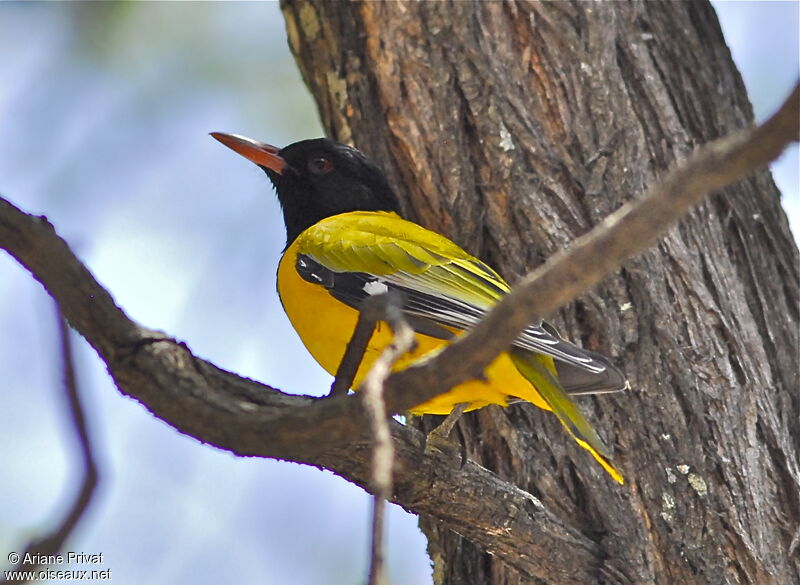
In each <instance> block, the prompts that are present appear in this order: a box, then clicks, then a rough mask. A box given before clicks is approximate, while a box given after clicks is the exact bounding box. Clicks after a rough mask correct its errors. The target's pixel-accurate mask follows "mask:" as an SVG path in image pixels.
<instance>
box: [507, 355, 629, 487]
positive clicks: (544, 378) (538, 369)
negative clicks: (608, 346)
mask: <svg viewBox="0 0 800 585" xmlns="http://www.w3.org/2000/svg"><path fill="white" fill-rule="evenodd" d="M509 353H510V355H511V360H512V361H513V362H514V365H515V366H516V368H517V369H518V370H519V372H520V373H521V374H522V375H523V376H525V378H526V379H527V380H528V381H529V382H530V383H531V384H533V386H534V388H536V391H537V392H538V393H539V395H540V396H541V397H542V398H543V399H544V401H545V402H546V403H547V404H548V406H550V409H551V410H552V411H553V414H555V415H556V417H557V418H558V420H560V421H561V423H562V424H563V425H564V427H566V429H567V431H569V434H570V435H572V436H573V438H574V439H575V440H576V441H577V442H578V445H580V446H581V447H583V448H584V449H586V450H587V451H589V453H591V454H592V457H594V458H595V459H597V461H598V463H600V465H602V466H603V468H604V469H605V470H606V471H607V472H608V473H609V475H611V477H613V478H614V479H615V480H616V481H618V482H619V483H624V480H623V479H622V475H621V474H620V472H619V471H617V469H616V468H615V467H614V465H612V463H611V461H610V456H609V451H608V448H607V447H606V446H605V445H604V444H603V441H602V440H601V439H600V437H599V436H598V434H597V433H596V432H595V430H594V429H593V428H592V426H591V425H590V424H589V421H587V420H586V418H584V416H583V415H582V414H581V413H580V411H579V410H578V407H577V406H575V403H574V402H572V399H571V398H570V397H569V395H568V394H567V393H566V392H565V391H564V388H563V387H562V386H561V383H560V382H559V381H558V379H557V378H556V377H555V376H554V375H553V371H551V369H552V370H554V366H553V364H552V358H549V357H546V356H540V355H539V354H536V353H534V352H532V351H529V350H525V349H520V348H516V347H515V348H512V349H511V351H510V352H509ZM545 360H547V361H549V362H550V363H549V364H548V363H547V362H546V361H545Z"/></svg>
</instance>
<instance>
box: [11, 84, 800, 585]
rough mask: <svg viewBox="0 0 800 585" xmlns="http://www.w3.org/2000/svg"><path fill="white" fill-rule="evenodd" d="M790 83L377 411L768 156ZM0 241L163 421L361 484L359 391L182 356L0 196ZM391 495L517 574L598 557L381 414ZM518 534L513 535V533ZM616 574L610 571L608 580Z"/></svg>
mask: <svg viewBox="0 0 800 585" xmlns="http://www.w3.org/2000/svg"><path fill="white" fill-rule="evenodd" d="M799 124H800V116H798V89H797V88H795V90H794V92H793V93H792V95H791V96H790V98H789V99H788V100H787V102H786V103H785V104H784V105H783V106H782V107H781V109H780V110H779V112H778V113H777V114H776V115H775V116H773V117H772V118H771V119H770V120H768V121H767V122H766V123H765V124H764V125H762V126H760V127H758V128H755V129H754V130H749V131H746V132H744V133H742V134H740V135H738V136H736V137H733V138H729V139H724V140H721V141H717V142H715V143H712V144H710V145H708V146H706V147H704V148H702V149H701V150H700V151H699V152H698V153H697V154H695V155H694V156H693V157H691V159H690V160H689V161H688V162H687V163H686V164H685V165H683V166H682V167H681V168H679V169H677V170H675V171H673V172H672V173H670V174H669V175H668V176H667V178H666V179H665V181H664V182H663V184H662V185H660V186H658V187H656V188H654V189H653V190H652V191H651V192H650V193H649V194H648V195H647V196H646V197H645V198H643V199H641V200H639V201H637V202H635V203H632V204H628V205H626V206H623V208H621V209H620V210H619V211H618V212H616V213H615V214H613V215H612V216H610V217H609V218H608V219H607V220H606V221H605V222H603V223H602V224H601V225H599V226H598V227H597V228H595V229H594V230H592V231H591V232H590V233H588V234H587V235H585V236H583V237H582V238H579V239H578V240H577V241H576V242H575V244H574V245H573V246H572V247H571V248H570V249H569V250H567V251H566V252H564V253H561V254H558V255H556V256H554V257H553V258H552V259H551V260H550V261H548V262H547V263H546V264H545V265H544V266H542V267H541V268H540V269H539V270H537V271H535V272H534V273H532V274H531V275H529V276H528V277H526V278H525V279H523V281H522V282H521V283H520V285H519V286H518V287H516V288H515V289H514V290H513V291H512V292H511V293H510V294H509V295H508V296H507V297H506V298H505V299H504V300H503V302H501V303H500V304H498V305H497V307H496V308H495V309H494V310H493V311H492V312H491V313H490V314H489V315H488V316H487V318H486V319H484V320H483V321H482V322H481V323H479V324H478V325H477V326H476V327H475V328H474V329H473V330H472V331H470V332H469V333H468V334H467V335H464V336H463V337H462V338H461V339H460V340H459V341H458V342H456V343H453V344H452V345H450V346H449V347H448V348H447V349H446V350H445V351H443V352H442V353H441V354H439V355H437V356H436V357H435V358H433V359H431V360H430V361H428V362H426V363H424V364H422V365H418V366H414V367H410V368H407V369H406V370H403V371H401V372H398V373H396V374H393V375H392V376H391V377H390V378H389V379H388V380H387V387H386V402H387V407H388V409H389V410H390V411H391V412H399V411H402V410H405V409H407V408H409V407H411V406H413V405H414V404H418V403H420V402H423V401H425V400H428V399H430V398H432V397H433V396H435V395H437V394H439V393H441V392H443V391H446V390H447V389H448V388H450V387H452V386H453V385H455V384H457V383H459V382H461V381H463V380H466V379H469V378H474V377H477V376H478V375H479V374H480V372H481V370H482V369H483V367H485V366H486V365H487V364H488V363H490V361H491V360H492V359H493V358H494V357H495V356H496V355H497V354H498V353H499V352H501V351H503V350H504V349H505V348H506V347H507V346H508V345H509V344H510V343H511V341H512V340H513V339H514V337H515V336H516V335H517V334H518V332H519V331H521V330H522V329H523V328H524V327H525V326H526V325H527V324H528V323H530V322H531V321H534V320H536V319H538V318H539V317H543V316H545V315H547V314H549V313H551V312H552V311H554V310H556V309H557V308H558V307H559V306H561V305H562V304H564V303H566V302H568V301H569V300H571V299H572V298H573V297H574V296H576V295H577V294H579V293H581V292H583V291H585V290H586V289H587V288H588V287H590V286H592V285H593V284H595V283H596V282H598V281H599V280H600V279H601V278H602V277H603V276H604V275H605V274H607V273H608V272H610V271H611V270H613V269H614V268H616V267H617V266H619V264H620V263H621V262H622V261H623V260H624V259H626V258H628V257H630V256H631V255H633V254H635V253H638V252H641V251H642V250H644V249H645V248H647V247H648V246H649V245H651V243H653V242H654V241H655V240H656V238H658V237H659V236H660V235H661V234H663V233H664V232H665V231H666V230H667V229H668V227H669V226H670V225H671V224H672V223H673V222H674V221H675V220H676V219H677V218H679V217H680V215H681V214H682V213H684V212H685V211H686V210H688V209H689V207H691V206H692V205H693V204H695V203H697V202H698V201H699V200H700V199H701V198H702V196H703V195H704V194H705V193H706V192H708V191H710V190H713V189H718V188H720V187H723V186H724V185H726V184H728V183H730V182H732V181H735V180H737V179H739V178H741V177H742V176H744V175H745V174H747V173H748V172H751V171H752V170H754V169H755V168H756V167H758V166H760V165H762V164H766V163H767V162H769V161H770V160H772V159H773V158H775V157H776V156H777V155H778V154H779V153H780V151H781V150H782V149H783V148H784V147H785V146H786V145H787V144H788V143H789V142H791V141H794V140H797V134H798V132H797V128H798V125H799ZM0 246H2V247H3V248H5V249H6V250H8V251H9V252H10V253H11V254H12V256H14V257H15V258H17V260H18V261H19V262H20V263H21V264H23V265H24V266H26V267H27V268H28V270H30V271H31V273H32V274H33V275H34V277H35V278H36V279H37V280H39V281H40V282H41V283H42V284H43V286H44V287H45V288H46V289H47V291H48V292H49V293H50V294H51V295H52V296H53V297H54V298H56V299H57V300H58V301H59V304H60V305H61V307H62V310H63V312H64V315H65V317H66V318H67V319H68V320H69V322H70V323H71V324H72V326H73V327H75V328H76V329H77V330H78V331H79V332H80V333H81V334H82V335H83V336H84V337H85V338H86V339H87V340H88V341H89V343H90V344H91V345H92V347H94V348H95V350H96V351H97V352H98V354H99V355H100V357H101V358H102V359H103V360H104V361H105V363H106V364H107V365H108V368H109V372H110V373H111V375H112V376H113V378H114V380H115V382H116V383H117V385H118V387H119V389H120V390H121V391H122V392H123V393H125V394H127V395H129V396H132V397H134V398H136V399H137V400H139V401H140V402H142V403H143V404H144V405H145V406H146V407H147V408H148V409H149V410H150V411H151V412H152V413H153V414H154V415H155V416H157V417H159V418H161V419H162V420H165V421H166V422H168V423H169V424H171V425H173V426H174V427H175V428H177V429H178V430H180V431H181V432H184V433H186V434H189V435H191V436H193V437H196V438H198V439H199V440H201V441H204V442H208V443H211V444H213V445H216V446H218V447H221V448H223V449H227V450H230V451H232V452H234V453H237V454H240V455H258V456H264V457H273V458H277V459H286V460H291V461H297V462H301V463H308V464H311V465H318V466H323V467H326V468H328V469H330V470H332V471H334V472H336V473H338V474H340V475H342V476H343V477H345V478H347V479H350V480H351V481H354V482H356V483H358V484H359V485H362V486H367V485H369V478H370V465H369V450H370V442H369V440H368V439H367V438H366V434H365V433H366V429H367V424H366V418H365V414H364V407H363V403H362V400H363V397H362V396H361V395H356V396H341V397H335V398H330V399H324V400H315V399H311V398H307V397H299V396H289V395H286V394H283V393H282V392H280V391H277V390H274V389H271V388H269V387H266V386H263V385H260V384H258V383H256V382H253V381H251V380H247V379H244V378H240V377H238V376H235V375H233V374H231V373H228V372H225V371H223V370H220V369H219V368H217V367H216V366H214V365H213V364H210V363H208V362H205V361H203V360H200V359H198V358H196V357H194V356H193V355H192V354H191V352H190V351H189V349H188V348H187V347H186V346H185V344H182V343H177V342H175V341H174V340H172V339H169V338H167V337H166V336H165V335H163V334H161V333H158V332H154V331H151V330H148V329H145V328H143V327H140V326H139V325H137V324H135V323H133V322H132V321H131V320H130V319H128V317H127V316H126V315H125V313H124V312H123V311H122V310H121V309H119V308H118V307H117V306H116V305H115V304H114V301H113V299H112V298H111V296H110V295H109V293H108V292H107V291H106V290H104V289H103V288H102V287H101V286H100V285H99V284H98V283H97V282H96V281H95V280H94V278H93V277H92V275H91V274H90V273H89V271H88V270H87V269H86V268H85V267H84V266H83V265H82V264H81V263H80V261H79V260H78V259H77V258H75V256H74V255H73V254H72V252H71V250H70V249H69V247H68V246H67V244H66V243H65V242H64V241H63V240H61V239H60V238H59V237H58V236H57V235H56V234H55V232H54V230H53V228H52V226H51V225H50V224H49V223H48V222H47V220H46V218H41V217H34V216H30V215H27V214H25V213H23V212H22V211H20V210H19V209H17V208H16V207H14V206H13V205H11V204H10V203H8V202H7V201H5V200H2V199H0ZM391 430H392V436H393V439H394V443H395V449H396V457H397V473H396V476H395V484H396V485H395V493H394V501H395V502H397V503H399V504H400V505H403V506H404V507H406V508H408V509H409V510H412V511H414V512H417V513H420V514H427V515H429V516H431V517H435V518H438V519H439V520H441V521H442V522H443V523H445V524H446V525H447V526H448V527H449V528H451V529H452V530H454V531H456V532H458V533H460V534H462V535H464V536H465V537H467V538H469V539H471V540H473V541H474V542H476V543H477V544H479V545H481V546H483V547H484V548H485V549H486V550H487V551H489V552H491V553H493V554H495V555H497V556H498V557H500V558H502V559H503V560H506V561H507V562H509V563H510V564H512V565H513V566H514V567H516V568H517V570H519V571H520V572H521V573H522V574H523V575H528V576H533V577H539V578H542V579H545V578H546V579H549V580H555V581H559V582H561V583H585V582H592V581H593V580H594V579H595V578H596V575H597V572H598V571H599V570H600V567H601V566H602V564H603V559H602V558H601V554H600V549H599V547H598V546H597V544H596V543H595V542H593V541H592V540H591V539H589V538H587V537H586V536H584V535H582V534H580V532H579V531H578V530H576V529H574V528H572V527H570V526H567V525H565V524H564V523H563V522H561V521H560V520H559V519H558V518H557V517H555V516H554V515H553V514H552V513H550V512H549V511H547V510H545V509H544V508H543V507H542V505H541V503H540V502H538V501H537V500H536V499H535V498H533V497H532V496H531V495H530V494H527V493H525V492H523V491H522V490H519V489H518V488H516V487H515V486H513V485H510V484H508V483H506V482H503V481H502V480H500V479H499V478H497V477H496V476H495V475H493V474H492V473H490V472H488V471H487V470H485V469H483V468H481V467H480V466H478V465H476V464H474V463H472V462H467V464H466V465H464V466H463V467H460V466H457V465H455V464H454V463H453V462H452V461H448V460H447V458H445V457H444V456H442V455H437V454H436V453H424V452H423V449H422V438H421V435H420V434H419V433H418V432H416V431H414V430H412V429H409V428H405V427H402V426H400V425H398V424H396V423H394V422H392V423H391ZM518 535H525V538H519V536H518ZM615 580H617V581H624V578H623V577H619V578H617V579H615Z"/></svg>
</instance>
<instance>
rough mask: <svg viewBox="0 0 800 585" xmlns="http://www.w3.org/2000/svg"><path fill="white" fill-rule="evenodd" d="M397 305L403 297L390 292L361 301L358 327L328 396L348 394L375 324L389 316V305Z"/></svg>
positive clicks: (340, 363) (348, 345)
mask: <svg viewBox="0 0 800 585" xmlns="http://www.w3.org/2000/svg"><path fill="white" fill-rule="evenodd" d="M393 294H397V293H393ZM395 305H399V306H400V307H401V308H402V305H403V302H402V298H401V297H395V296H391V295H389V294H388V293H387V294H382V295H375V296H370V297H367V298H366V299H364V301H363V302H362V303H361V310H360V312H359V314H358V321H357V322H356V328H355V330H354V331H353V336H352V337H351V338H350V341H349V342H348V344H347V348H346V349H345V352H344V356H343V357H342V361H341V362H339V368H338V369H337V370H336V376H335V378H334V380H333V384H332V385H331V391H330V394H328V396H341V395H344V394H347V391H348V390H349V389H350V388H351V387H352V385H353V380H354V379H355V377H356V373H357V372H358V367H359V366H360V365H361V360H363V359H364V353H365V352H366V351H367V345H369V340H370V339H371V338H372V333H373V331H375V326H376V325H377V324H378V321H381V320H383V319H386V318H388V317H387V315H388V313H389V307H390V306H395ZM390 326H391V323H390Z"/></svg>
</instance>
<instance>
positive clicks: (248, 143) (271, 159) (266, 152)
mask: <svg viewBox="0 0 800 585" xmlns="http://www.w3.org/2000/svg"><path fill="white" fill-rule="evenodd" d="M211 136H213V137H214V138H216V139H217V140H219V141H220V142H221V143H222V144H224V145H225V146H227V147H228V148H230V149H231V150H233V151H235V152H238V153H239V154H241V155H242V156H243V157H245V158H246V159H247V160H249V161H252V162H254V163H256V164H257V165H259V166H262V167H266V168H268V169H270V170H273V171H275V172H276V173H278V174H279V175H281V174H283V171H284V170H285V169H286V167H287V166H288V165H287V164H286V161H285V160H284V159H283V158H282V157H281V156H280V155H279V154H278V152H280V149H279V148H278V147H276V146H271V145H269V144H265V143H263V142H258V141H257V140H253V139H252V138H245V137H244V136H239V135H237V134H225V133H223V132H211Z"/></svg>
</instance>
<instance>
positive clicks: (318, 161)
mask: <svg viewBox="0 0 800 585" xmlns="http://www.w3.org/2000/svg"><path fill="white" fill-rule="evenodd" d="M308 170H309V171H311V172H312V173H314V174H315V175H324V174H326V173H329V172H331V171H332V170H333V163H332V162H331V159H329V158H327V157H324V156H315V157H314V158H312V159H311V160H310V161H308Z"/></svg>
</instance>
